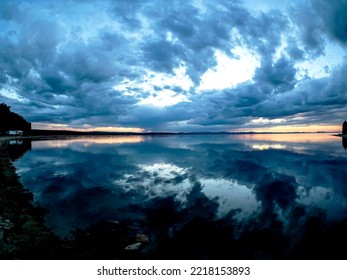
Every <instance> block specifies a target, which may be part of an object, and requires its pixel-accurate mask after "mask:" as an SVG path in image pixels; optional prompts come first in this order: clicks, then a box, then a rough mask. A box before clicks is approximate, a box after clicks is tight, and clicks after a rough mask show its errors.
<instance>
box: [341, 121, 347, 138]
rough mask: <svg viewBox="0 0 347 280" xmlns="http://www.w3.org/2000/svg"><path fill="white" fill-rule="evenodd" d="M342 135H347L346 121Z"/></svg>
mask: <svg viewBox="0 0 347 280" xmlns="http://www.w3.org/2000/svg"><path fill="white" fill-rule="evenodd" d="M342 135H347V121H346V120H345V121H344V122H343V124H342Z"/></svg>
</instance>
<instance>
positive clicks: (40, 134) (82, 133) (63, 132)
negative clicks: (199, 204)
mask: <svg viewBox="0 0 347 280" xmlns="http://www.w3.org/2000/svg"><path fill="white" fill-rule="evenodd" d="M317 133H318V134H332V135H334V136H342V135H341V134H336V133H334V132H326V131H316V132H297V131H292V132H255V131H244V132H242V131H236V132H228V131H218V132H207V131H200V132H165V131H164V132H161V131H156V132H109V131H72V130H38V129H33V130H31V131H30V133H27V134H26V135H24V136H8V135H4V136H1V135H0V140H6V139H19V138H37V137H41V138H42V137H47V136H49V137H52V136H53V137H55V136H122V135H125V136H132V135H134V136H146V135H148V136H152V135H247V134H248V135H249V134H317Z"/></svg>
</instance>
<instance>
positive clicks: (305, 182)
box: [9, 134, 347, 259]
mask: <svg viewBox="0 0 347 280" xmlns="http://www.w3.org/2000/svg"><path fill="white" fill-rule="evenodd" d="M21 145H22V146H23V145H24V147H26V150H27V151H26V152H25V153H24V154H23V155H16V153H15V151H18V149H19V147H20V146H21ZM346 147H347V145H346V143H342V138H339V137H334V136H331V135H329V134H278V135H275V134H254V135H252V134H249V135H171V136H110V137H101V136H98V137H77V138H68V139H61V140H59V139H55V140H45V141H30V143H28V141H24V142H20V143H16V142H13V143H12V144H11V143H10V146H9V151H10V155H11V154H12V157H13V160H15V161H14V165H15V167H16V169H17V173H18V174H19V175H20V177H21V182H22V184H23V185H24V187H25V188H27V189H28V190H30V191H31V192H32V193H33V194H34V203H35V205H38V206H40V207H42V208H44V209H46V214H45V222H46V225H47V226H48V227H49V228H51V229H52V230H53V231H54V233H55V234H56V235H58V236H59V237H60V238H62V239H70V240H71V239H74V238H76V230H79V231H80V232H84V233H85V232H92V229H93V228H94V229H95V227H96V226H97V225H100V223H101V222H105V223H109V224H114V225H117V226H118V225H122V226H124V227H125V228H126V229H127V230H126V231H127V233H126V235H125V236H127V237H126V238H125V239H124V240H125V241H124V242H125V243H124V244H127V243H126V242H128V243H129V245H131V243H135V244H137V245H138V247H139V248H138V249H137V248H136V250H135V249H134V251H137V253H136V254H137V255H135V258H164V259H305V258H309V259H337V258H343V259H346V258H347V255H346V254H347V253H346V250H345V249H346V248H347V247H346V245H347V242H346V238H347V184H346V182H347V151H346V150H345V148H346ZM11 149H12V153H11ZM98 232H100V231H98ZM107 236H108V233H105V238H107ZM139 236H140V238H139ZM141 237H142V239H141ZM101 238H102V237H101ZM127 238H128V239H127ZM131 238H132V239H131ZM131 240H132V242H130V241H131ZM85 246H88V245H85ZM105 250H106V249H105ZM100 254H101V255H99V257H101V258H102V256H103V255H102V254H103V252H101V253H100ZM104 256H105V258H106V257H107V258H108V257H110V256H111V257H112V255H110V254H109V253H105V255H104Z"/></svg>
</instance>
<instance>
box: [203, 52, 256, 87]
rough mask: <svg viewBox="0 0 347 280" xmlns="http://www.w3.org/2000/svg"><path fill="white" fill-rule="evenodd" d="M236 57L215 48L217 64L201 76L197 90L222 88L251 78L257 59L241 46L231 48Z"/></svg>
mask: <svg viewBox="0 0 347 280" xmlns="http://www.w3.org/2000/svg"><path fill="white" fill-rule="evenodd" d="M232 52H233V53H234V54H235V55H236V58H230V57H228V56H227V55H226V54H224V53H223V52H221V51H219V50H217V51H216V52H215V57H216V60H217V65H216V66H215V67H214V68H213V69H208V70H207V71H206V72H205V73H204V74H203V75H202V77H201V83H200V86H199V87H198V90H222V89H226V88H230V87H233V86H235V85H237V84H240V83H243V82H245V81H248V80H250V79H252V77H253V75H254V71H255V69H256V68H257V67H258V66H259V60H258V59H257V58H256V57H255V56H254V55H252V53H251V52H250V51H248V50H247V49H244V48H242V47H236V48H235V49H233V50H232Z"/></svg>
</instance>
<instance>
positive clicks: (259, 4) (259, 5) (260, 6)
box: [242, 0, 287, 12]
mask: <svg viewBox="0 0 347 280" xmlns="http://www.w3.org/2000/svg"><path fill="white" fill-rule="evenodd" d="M286 2H287V1H278V0H266V1H259V0H242V3H243V5H244V6H245V7H247V8H248V9H250V10H252V11H259V10H260V11H262V12H268V11H269V10H271V9H279V10H284V9H285V7H286Z"/></svg>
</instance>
